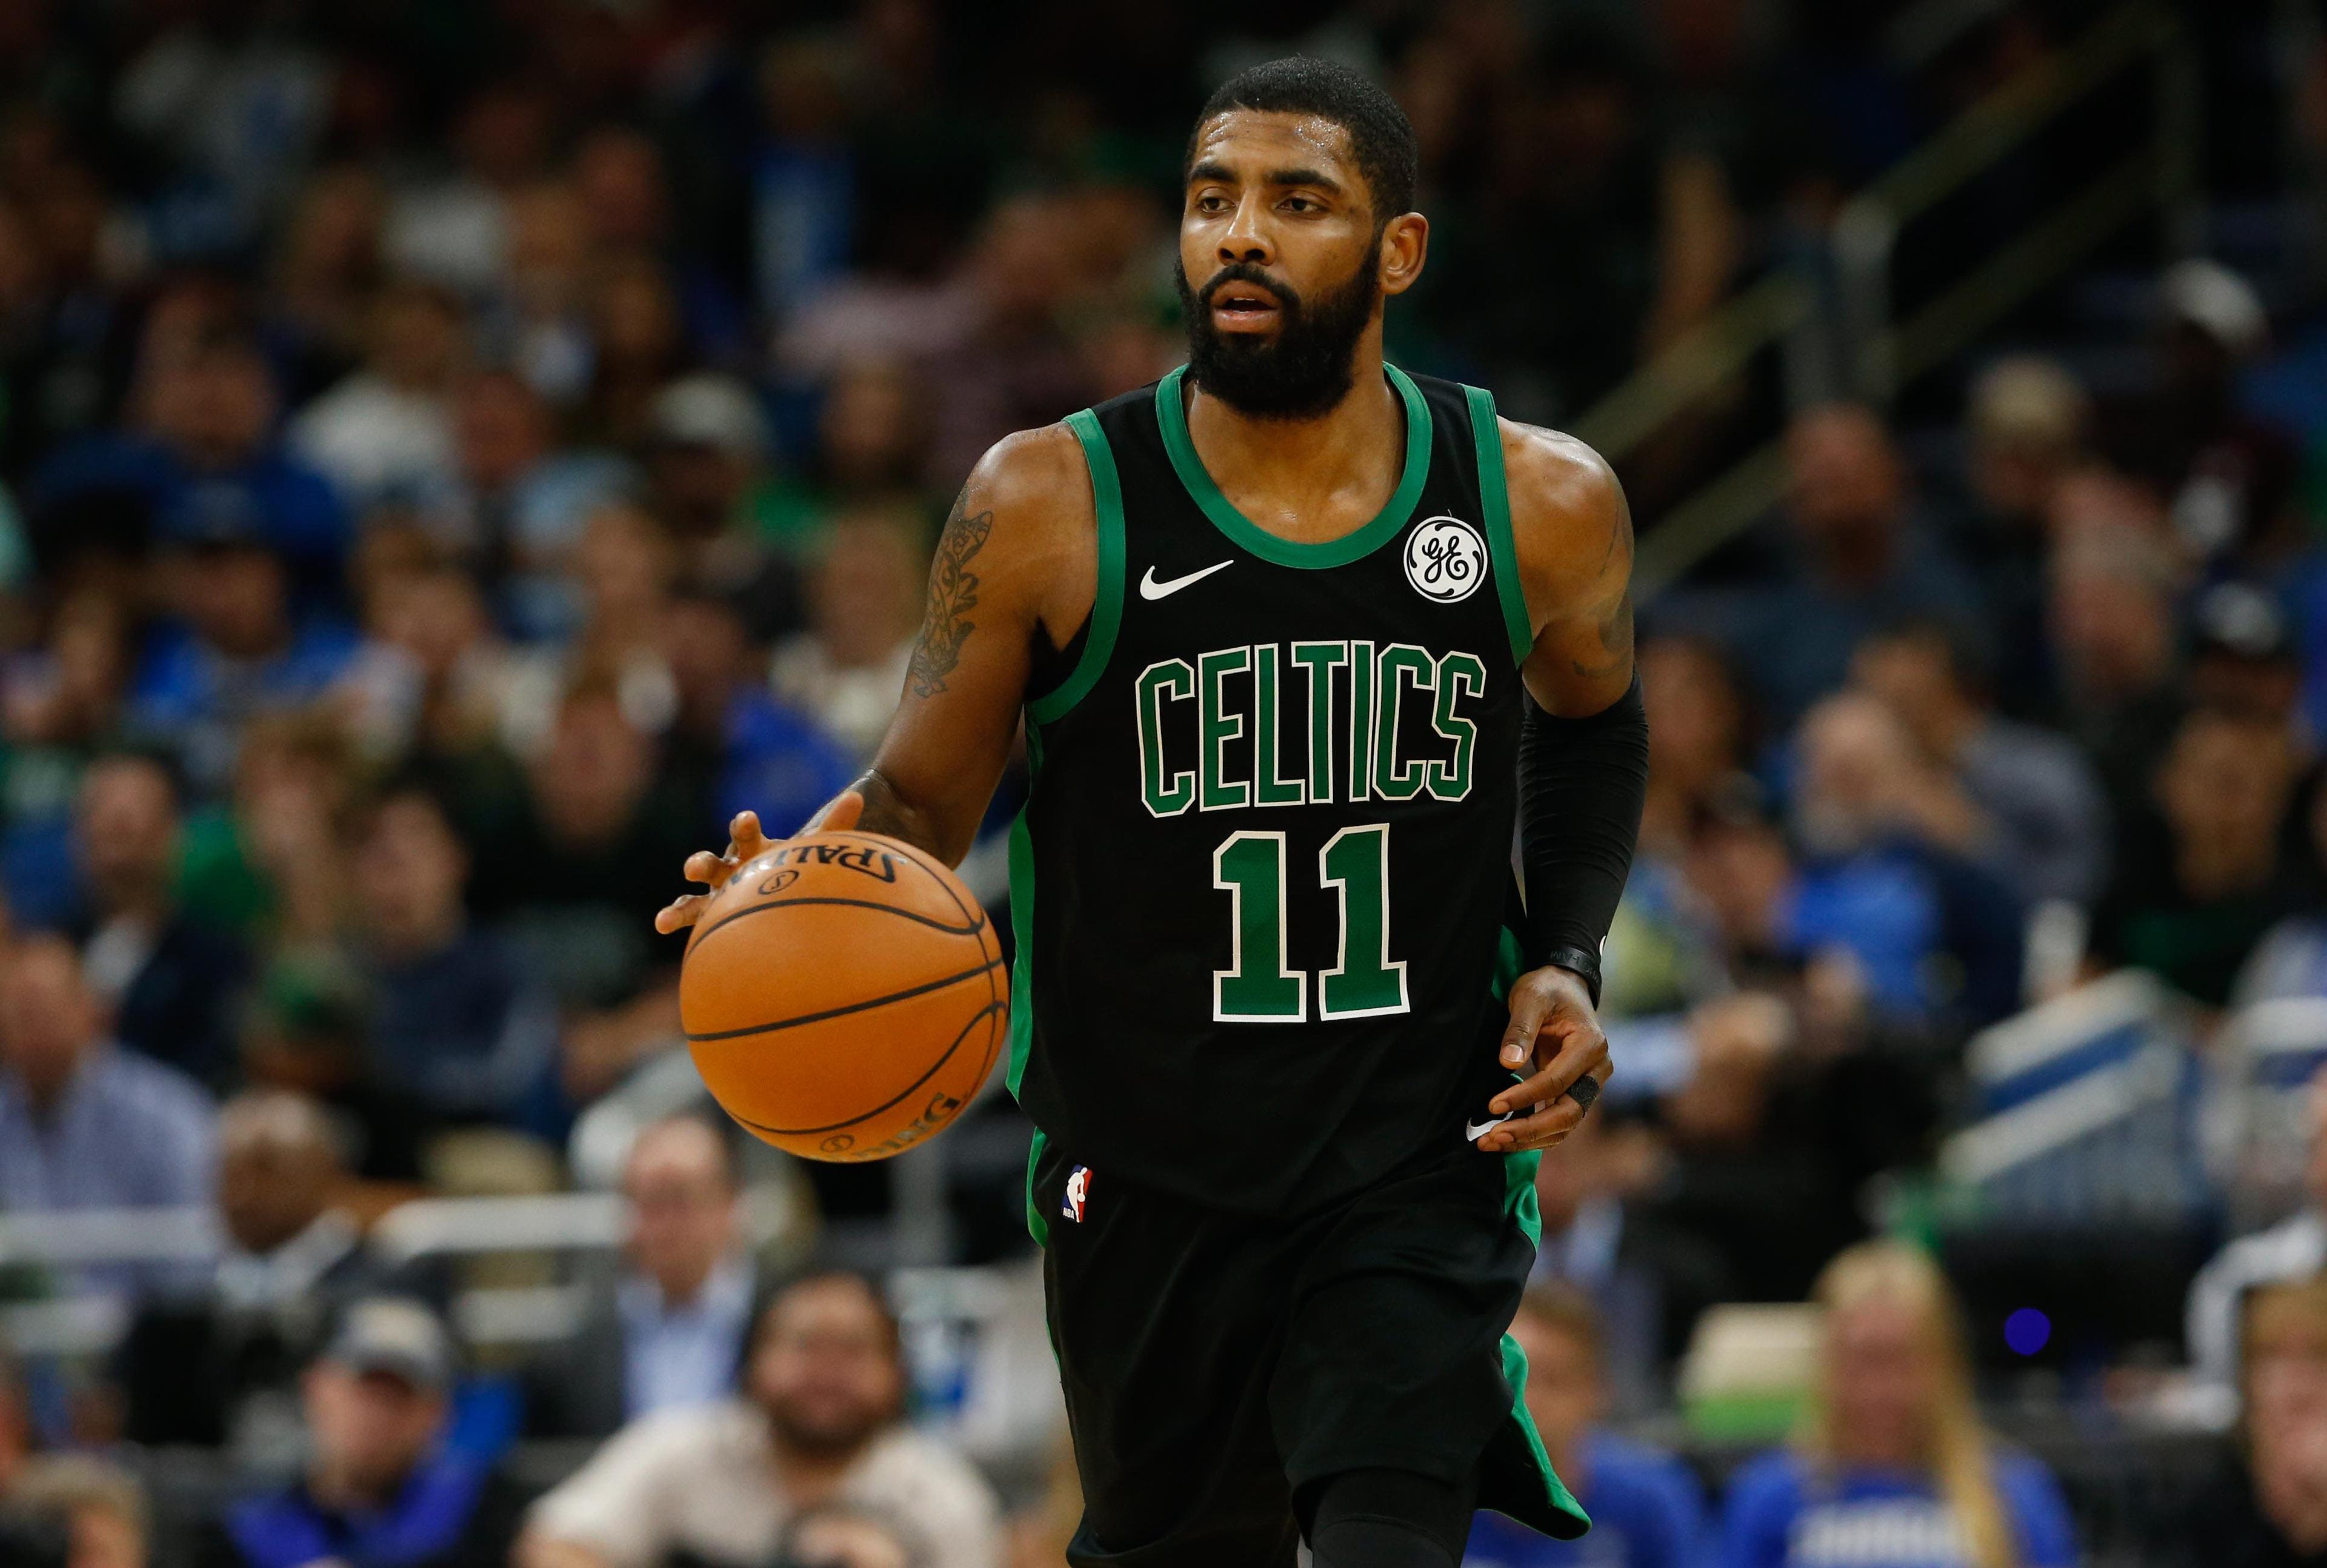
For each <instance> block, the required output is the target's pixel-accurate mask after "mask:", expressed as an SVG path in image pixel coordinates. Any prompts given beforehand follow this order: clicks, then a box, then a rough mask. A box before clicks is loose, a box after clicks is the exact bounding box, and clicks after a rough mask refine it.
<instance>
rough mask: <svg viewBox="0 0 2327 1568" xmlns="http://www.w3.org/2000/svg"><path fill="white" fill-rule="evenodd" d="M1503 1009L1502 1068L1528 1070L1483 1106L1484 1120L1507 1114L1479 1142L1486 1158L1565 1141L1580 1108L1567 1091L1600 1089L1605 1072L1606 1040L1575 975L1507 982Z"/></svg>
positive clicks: (1537, 974)
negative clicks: (1581, 1085) (1584, 1083)
mask: <svg viewBox="0 0 2327 1568" xmlns="http://www.w3.org/2000/svg"><path fill="white" fill-rule="evenodd" d="M1510 1006H1511V1022H1510V1026H1509V1028H1507V1029H1505V1030H1504V1031H1503V1044H1502V1054H1501V1060H1502V1064H1503V1065H1504V1066H1505V1067H1507V1068H1509V1069H1511V1070H1512V1071H1513V1072H1527V1071H1528V1069H1529V1068H1530V1067H1532V1068H1533V1069H1535V1070H1534V1072H1533V1074H1532V1075H1531V1076H1530V1077H1528V1078H1525V1079H1523V1080H1522V1081H1520V1082H1519V1083H1515V1084H1513V1085H1512V1086H1511V1087H1509V1088H1507V1089H1505V1090H1504V1091H1503V1092H1502V1093H1500V1094H1499V1095H1497V1096H1496V1097H1494V1098H1493V1099H1492V1100H1491V1101H1489V1102H1488V1104H1487V1114H1488V1115H1493V1116H1500V1115H1504V1114H1505V1113H1507V1112H1508V1113H1512V1115H1511V1118H1510V1120H1509V1121H1507V1122H1505V1123H1503V1124H1502V1125H1500V1126H1496V1127H1492V1128H1490V1129H1489V1130H1488V1131H1487V1132H1484V1133H1482V1134H1480V1135H1479V1138H1478V1144H1479V1147H1480V1148H1481V1149H1482V1150H1484V1151H1485V1152H1486V1153H1490V1154H1504V1153H1510V1152H1511V1151H1513V1150H1515V1149H1548V1148H1550V1147H1551V1146H1552V1145H1553V1144H1555V1143H1558V1142H1559V1141H1560V1140H1561V1139H1563V1138H1565V1137H1566V1136H1567V1134H1570V1133H1572V1132H1574V1131H1575V1125H1576V1124H1577V1123H1579V1122H1581V1121H1582V1120H1584V1112H1585V1110H1586V1109H1587V1108H1588V1107H1587V1106H1585V1105H1584V1104H1583V1103H1581V1102H1579V1101H1577V1100H1574V1099H1571V1098H1569V1097H1568V1094H1567V1091H1568V1090H1569V1089H1570V1088H1571V1087H1574V1086H1575V1083H1576V1082H1577V1081H1578V1080H1579V1079H1582V1078H1591V1079H1592V1080H1593V1082H1594V1083H1598V1084H1604V1083H1606V1082H1607V1081H1608V1075H1609V1073H1610V1072H1611V1071H1612V1069H1611V1067H1610V1065H1609V1061H1608V1037H1607V1036H1606V1035H1605V1034H1603V1033H1602V1032H1601V1031H1600V1020H1599V1018H1598V1017H1597V1016H1596V1014H1595V1013H1594V1010H1593V1006H1592V994H1591V993H1590V992H1589V991H1587V990H1585V989H1584V981H1583V979H1582V977H1581V976H1579V975H1575V973H1573V972H1572V971H1570V970H1566V969H1560V968H1556V967H1547V968H1542V969H1535V970H1531V971H1529V972H1528V973H1527V974H1525V975H1520V976H1519V979H1518V980H1517V981H1515V982H1513V984H1512V985H1511V994H1510Z"/></svg>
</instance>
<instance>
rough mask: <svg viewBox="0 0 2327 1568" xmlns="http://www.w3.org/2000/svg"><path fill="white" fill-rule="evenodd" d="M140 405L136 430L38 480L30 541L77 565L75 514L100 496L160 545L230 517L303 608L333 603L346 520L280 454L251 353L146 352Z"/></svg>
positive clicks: (234, 340)
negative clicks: (241, 523) (246, 522)
mask: <svg viewBox="0 0 2327 1568" xmlns="http://www.w3.org/2000/svg"><path fill="white" fill-rule="evenodd" d="M135 403H136V407H137V409H138V411H139V414H140V415H141V419H140V422H139V424H137V425H133V426H126V427H124V428H122V429H118V430H106V431H100V432H98V433H96V434H90V435H87V436H84V437H82V438H81V439H80V440H79V441H77V442H74V443H72V444H70V445H69V446H66V447H64V448H63V449H62V450H61V451H59V452H58V453H55V454H54V455H53V456H51V458H49V459H48V461H46V462H43V463H42V464H41V466H40V468H39V469H38V470H37V471H35V472H34V473H33V478H32V482H31V484H30V486H29V488H28V490H27V492H26V495H25V505H26V510H27V512H28V514H29V515H30V518H31V521H32V524H33V529H34V531H35V533H36V534H38V535H41V536H43V537H47V539H48V540H49V542H50V544H51V547H53V548H55V549H57V550H58V551H59V552H60V553H62V554H70V553H72V551H73V550H74V548H76V547H77V546H81V545H84V544H87V543H88V542H89V540H87V539H86V538H84V537H79V529H80V527H81V526H82V524H81V521H80V519H81V518H82V513H81V512H80V511H79V510H78V509H77V508H78V507H79V506H83V505H85V504H86V503H87V502H88V501H89V499H91V498H94V497H99V496H107V495H110V496H116V497H122V498H126V499H128V500H129V501H130V502H132V504H133V505H134V507H135V508H136V509H138V510H139V511H141V512H142V514H143V519H144V525H145V531H146V533H147V535H148V536H149V537H151V539H152V540H153V541H154V542H156V543H163V544H170V543H179V542H183V540H184V538H185V537H186V530H187V529H188V528H189V527H192V528H193V529H194V530H195V531H196V532H198V533H199V532H200V531H201V530H202V529H203V527H205V519H206V518H209V517H210V516H211V515H212V514H215V513H217V512H220V511H221V510H231V511H234V512H236V513H239V514H242V515H246V516H248V518H249V519H250V527H251V528H252V529H253V531H254V532H255V534H256V536H257V538H258V539H259V540H260V541H261V542H263V543H264V544H265V545H266V546H267V548H269V549H271V550H274V551H276V553H278V554H279V555H281V557H282V559H283V561H284V562H285V565H286V566H287V567H288V569H289V570H290V572H291V575H292V579H293V583H294V587H295V588H296V590H297V591H298V593H299V595H300V598H301V599H302V601H303V602H315V603H331V602H337V601H338V600H339V599H340V597H341V593H342V589H341V583H340V574H341V567H342V565H343V564H344V562H345V560H346V557H347V553H348V549H349V547H350V544H351V542H352V527H351V524H350V518H349V517H348V514H347V510H346V509H345V508H344V507H343V506H342V505H341V502H340V498H339V496H338V494H337V492H335V491H334V490H332V486H331V482H330V481H327V480H326V479H324V478H323V477H322V475H321V474H319V473H317V472H316V471H314V470H313V469H311V468H308V467H306V466H305V465H304V464H303V463H301V462H298V461H297V460H295V459H294V458H292V457H290V456H288V455H286V454H285V453H284V451H283V449H282V445H281V443H280V442H279V440H278V439H277V437H276V412H277V406H278V398H277V395H276V386H275V380H274V375H273V372H272V371H271V370H269V369H268V368H267V365H266V360H265V359H264V358H262V357H261V356H260V354H259V352H258V350H257V347H256V346H255V345H254V344H252V343H251V342H250V341H248V340H247V339H244V338H242V337H239V336H238V335H236V334H235V333H233V332H231V331H204V332H201V333H199V334H197V335H196V337H195V338H194V340H193V341H191V342H187V343H175V342H171V341H161V342H158V343H149V345H148V347H147V349H146V351H145V363H144V365H143V366H142V367H141V369H140V372H139V379H138V385H137V387H136V397H135Z"/></svg>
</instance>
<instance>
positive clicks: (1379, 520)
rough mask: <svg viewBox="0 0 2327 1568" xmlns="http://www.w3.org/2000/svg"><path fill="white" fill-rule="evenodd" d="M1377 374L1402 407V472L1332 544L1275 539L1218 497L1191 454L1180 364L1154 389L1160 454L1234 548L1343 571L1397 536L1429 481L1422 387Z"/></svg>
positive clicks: (1396, 372) (1398, 374)
mask: <svg viewBox="0 0 2327 1568" xmlns="http://www.w3.org/2000/svg"><path fill="white" fill-rule="evenodd" d="M1382 369H1384V370H1385V371H1387V372H1388V375H1389V381H1390V385H1391V386H1392V387H1396V388H1397V395H1398V397H1399V399H1400V401H1402V402H1403V403H1404V404H1405V405H1406V467H1405V469H1404V471H1402V472H1401V473H1400V474H1399V475H1398V481H1397V490H1393V491H1392V492H1391V493H1390V498H1389V501H1388V504H1387V505H1385V506H1384V507H1383V508H1382V509H1381V510H1380V511H1379V512H1378V513H1377V514H1376V515H1375V517H1374V520H1373V521H1372V522H1369V523H1368V524H1367V525H1366V526H1365V527H1361V528H1359V529H1357V530H1355V531H1354V532H1351V533H1347V534H1344V535H1342V536H1341V537H1340V538H1338V539H1326V540H1322V541H1321V542H1318V543H1313V544H1310V543H1304V542H1303V541H1301V540H1298V539H1287V538H1283V537H1279V536H1277V535H1276V534H1272V533H1270V532H1269V531H1268V530H1267V529H1266V528H1264V527H1261V526H1260V525H1259V524H1258V523H1256V522H1254V521H1253V520H1252V519H1251V518H1248V517H1246V516H1245V515H1244V514H1243V513H1242V512H1240V511H1238V510H1237V509H1236V507H1235V505H1234V504H1233V503H1232V502H1230V501H1229V498H1228V497H1226V496H1224V495H1222V494H1221V493H1220V486H1219V485H1217V484H1214V483H1213V482H1212V476H1211V475H1210V473H1209V472H1207V471H1205V468H1204V460H1203V459H1202V458H1201V457H1199V456H1197V455H1196V443H1194V442H1193V441H1192V440H1191V439H1190V438H1189V435H1188V411H1187V409H1186V408H1185V407H1183V406H1182V405H1181V402H1180V383H1181V380H1182V378H1184V377H1185V376H1186V375H1187V373H1188V367H1186V366H1185V365H1182V366H1181V367H1180V368H1179V369H1176V370H1173V372H1172V373H1171V374H1170V375H1168V376H1166V377H1164V379H1163V380H1161V381H1159V382H1157V383H1156V384H1155V420H1156V423H1157V424H1158V425H1162V426H1163V429H1164V451H1165V452H1166V453H1169V454H1170V455H1171V458H1172V467H1173V471H1175V472H1177V473H1178V474H1179V476H1180V482H1181V483H1182V485H1185V486H1186V487H1187V490H1188V494H1189V495H1190V497H1192V499H1194V501H1195V503H1196V505H1197V506H1199V507H1201V509H1203V513H1204V516H1206V517H1208V518H1211V519H1212V526H1213V527H1217V528H1219V529H1220V532H1221V533H1223V534H1226V535H1227V536H1228V537H1229V539H1230V540H1231V541H1233V542H1234V543H1235V544H1237V545H1238V546H1242V547H1243V548H1244V549H1246V550H1248V551H1250V552H1251V553H1252V554H1253V555H1257V556H1259V557H1260V558H1261V559H1262V560H1264V561H1274V562H1275V563H1276V565H1280V566H1302V567H1308V568H1311V569H1316V568H1320V567H1325V566H1346V565H1349V564H1350V562H1352V561H1355V560H1359V559H1360V558H1362V557H1363V556H1366V555H1370V554H1371V553H1372V552H1373V551H1374V550H1376V549H1377V548H1378V547H1379V546H1382V545H1384V544H1387V543H1388V541H1389V540H1390V539H1392V538H1394V537H1397V532H1398V530H1399V529H1401V528H1403V527H1406V519H1407V518H1411V517H1412V516H1414V509H1415V507H1416V504H1417V503H1419V502H1420V501H1421V499H1422V488H1423V486H1424V484H1425V483H1426V482H1427V481H1428V480H1429V478H1430V405H1429V404H1428V403H1426V402H1425V401H1424V400H1423V397H1422V388H1420V387H1416V385H1415V384H1414V380H1413V378H1411V377H1409V376H1407V375H1406V372H1405V371H1403V370H1401V369H1398V368H1397V366H1395V365H1384V366H1383V367H1382Z"/></svg>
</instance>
